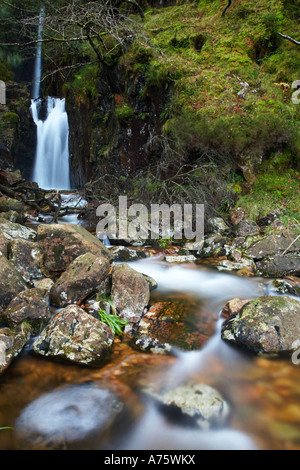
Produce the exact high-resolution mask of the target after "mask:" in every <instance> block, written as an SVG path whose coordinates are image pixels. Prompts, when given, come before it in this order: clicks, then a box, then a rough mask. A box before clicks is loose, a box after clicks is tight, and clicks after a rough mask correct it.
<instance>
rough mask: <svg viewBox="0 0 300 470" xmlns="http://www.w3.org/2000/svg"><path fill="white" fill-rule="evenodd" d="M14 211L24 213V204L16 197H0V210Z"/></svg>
mask: <svg viewBox="0 0 300 470" xmlns="http://www.w3.org/2000/svg"><path fill="white" fill-rule="evenodd" d="M9 211H14V212H17V213H18V214H20V215H23V216H24V214H25V209H24V204H23V203H22V202H21V201H18V200H17V199H13V198H9V197H4V196H3V197H0V212H9Z"/></svg>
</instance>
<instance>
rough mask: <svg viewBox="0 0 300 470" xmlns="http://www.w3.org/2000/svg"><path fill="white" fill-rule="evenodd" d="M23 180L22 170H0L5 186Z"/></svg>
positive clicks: (0, 178)
mask: <svg viewBox="0 0 300 470" xmlns="http://www.w3.org/2000/svg"><path fill="white" fill-rule="evenodd" d="M22 182H23V178H22V174H21V172H20V170H15V171H5V170H1V171H0V184H3V185H4V186H15V185H17V184H19V183H22Z"/></svg>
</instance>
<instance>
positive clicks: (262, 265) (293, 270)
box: [256, 254, 300, 277]
mask: <svg viewBox="0 0 300 470" xmlns="http://www.w3.org/2000/svg"><path fill="white" fill-rule="evenodd" d="M256 268H257V271H258V273H259V274H261V275H262V276H265V277H284V276H300V255H299V254H287V255H276V256H273V257H270V258H269V259H263V260H261V261H258V262H257V263H256Z"/></svg>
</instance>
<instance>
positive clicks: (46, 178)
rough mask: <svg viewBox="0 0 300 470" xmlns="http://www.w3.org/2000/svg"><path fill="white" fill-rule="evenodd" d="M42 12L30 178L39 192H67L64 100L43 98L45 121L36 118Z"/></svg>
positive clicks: (42, 14) (39, 100) (41, 26)
mask: <svg viewBox="0 0 300 470" xmlns="http://www.w3.org/2000/svg"><path fill="white" fill-rule="evenodd" d="M43 25H44V10H43V8H42V9H41V12H40V20H39V30H38V43H37V53H36V59H35V68H34V86H33V92H32V101H31V108H30V109H31V114H32V117H33V120H34V122H35V124H36V126H37V146H36V154H35V163H34V169H33V176H32V179H33V181H35V182H36V183H38V185H39V186H40V187H41V188H43V189H64V190H68V189H70V170H69V124H68V115H67V113H66V109H65V100H64V99H60V98H52V97H48V98H47V115H46V119H45V120H42V119H40V118H39V110H40V108H41V105H42V100H41V99H40V98H39V96H40V82H41V67H42V42H41V40H42V34H43Z"/></svg>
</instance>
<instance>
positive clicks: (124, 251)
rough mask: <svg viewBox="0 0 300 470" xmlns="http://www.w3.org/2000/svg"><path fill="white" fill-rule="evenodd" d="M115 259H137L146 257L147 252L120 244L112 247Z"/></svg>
mask: <svg viewBox="0 0 300 470" xmlns="http://www.w3.org/2000/svg"><path fill="white" fill-rule="evenodd" d="M112 253H113V255H114V257H115V261H136V260H137V259H141V258H146V254H145V253H144V251H141V250H134V249H132V248H128V247H127V246H118V247H116V248H113V249H112Z"/></svg>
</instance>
